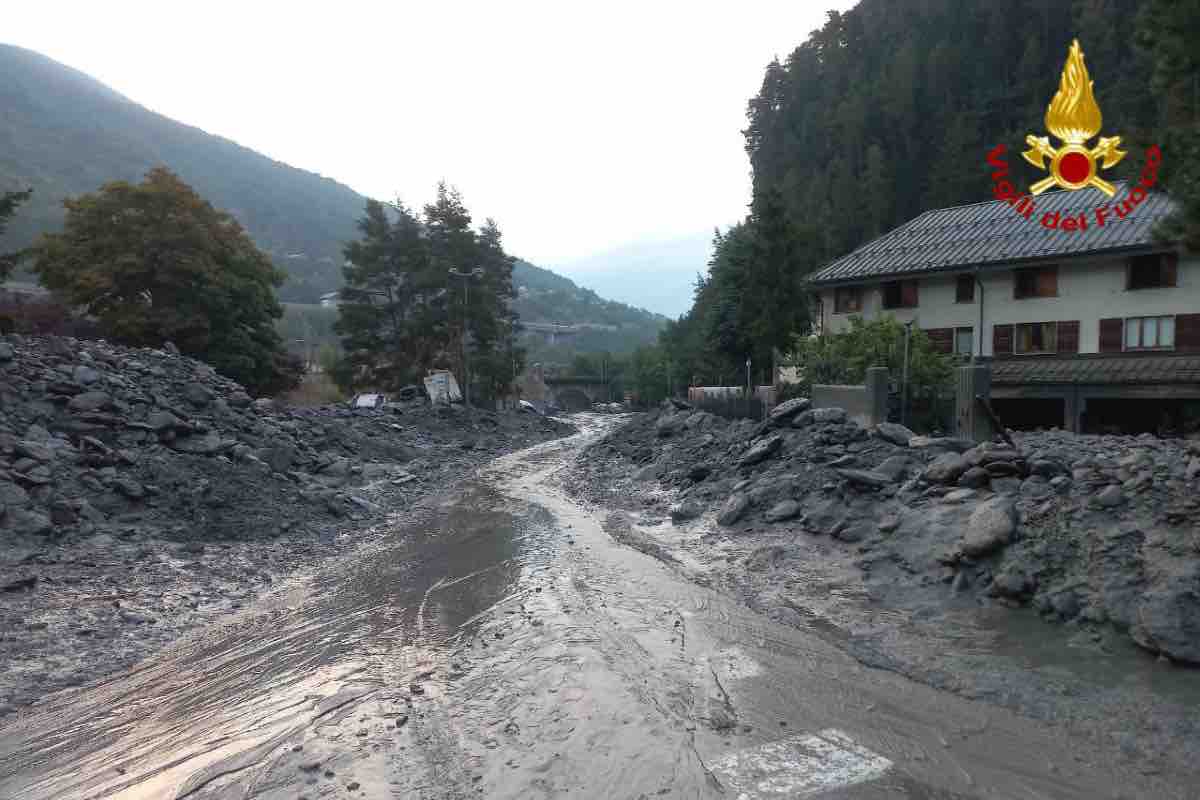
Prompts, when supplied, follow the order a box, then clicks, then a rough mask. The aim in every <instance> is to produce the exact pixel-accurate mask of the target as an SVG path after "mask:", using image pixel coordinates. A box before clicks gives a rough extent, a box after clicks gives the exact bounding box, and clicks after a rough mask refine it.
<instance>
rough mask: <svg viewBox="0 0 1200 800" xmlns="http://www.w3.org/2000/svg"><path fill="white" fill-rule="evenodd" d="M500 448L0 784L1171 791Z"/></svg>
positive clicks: (96, 788) (557, 459)
mask: <svg viewBox="0 0 1200 800" xmlns="http://www.w3.org/2000/svg"><path fill="white" fill-rule="evenodd" d="M604 424H606V423H604V422H600V421H592V422H591V423H590V428H591V432H590V433H588V432H585V433H584V434H581V435H580V436H577V437H574V438H572V439H568V440H563V441H559V442H553V443H549V444H546V445H541V446H539V447H535V448H532V449H530V450H526V451H523V452H521V453H518V454H514V455H512V456H507V457H505V458H502V459H499V460H498V461H496V462H494V463H493V465H491V466H490V467H489V468H488V469H487V470H485V471H483V472H482V473H480V474H479V475H478V476H477V478H476V479H475V480H474V481H472V482H470V483H468V484H467V485H465V486H463V487H460V488H458V489H456V490H453V491H450V492H447V493H446V494H445V495H444V496H443V497H441V498H440V499H439V500H438V502H437V503H435V504H432V505H431V507H430V508H429V509H428V510H427V513H426V514H425V517H424V518H423V519H422V520H420V521H417V522H414V521H411V520H407V521H405V522H404V523H397V524H396V525H395V529H394V531H393V532H392V535H391V536H390V537H388V538H386V539H385V540H384V541H383V542H382V543H381V544H379V545H372V546H370V547H367V548H363V549H361V550H360V551H358V552H356V553H354V554H353V555H352V556H350V557H347V558H346V559H344V560H342V561H341V562H339V563H336V564H333V565H331V566H330V567H329V568H327V569H326V570H324V571H323V572H322V573H320V574H318V575H316V576H312V577H310V578H306V579H304V580H303V581H297V582H296V583H295V584H294V585H292V586H291V587H289V588H287V589H286V590H283V591H280V592H277V593H276V594H274V595H272V596H271V597H269V598H268V599H267V600H265V601H264V602H263V603H261V604H259V605H257V606H255V607H254V608H251V609H247V610H246V611H245V612H244V613H243V614H242V615H241V616H240V617H239V618H237V619H236V620H235V621H234V622H232V623H231V624H228V625H225V626H222V627H219V628H212V629H209V630H207V631H204V632H202V633H201V634H200V635H198V636H195V637H193V638H192V639H190V640H188V641H186V642H184V643H182V644H180V645H179V646H177V647H176V648H175V649H173V650H172V651H170V652H168V653H166V654H163V655H162V656H160V657H158V658H155V659H151V660H149V661H146V662H143V663H142V664H141V665H139V666H138V667H137V668H136V669H134V670H132V671H130V672H128V673H126V674H122V675H119V676H117V677H115V678H113V679H111V680H108V681H105V682H103V683H100V684H98V685H92V686H88V687H83V688H80V689H77V690H71V691H67V692H62V693H59V694H57V695H54V696H51V697H48V698H46V699H45V701H43V703H41V704H40V705H39V706H38V707H36V708H35V709H33V710H32V711H31V712H30V713H28V714H26V715H24V716H22V717H20V718H18V719H17V720H15V721H14V722H12V723H11V724H9V725H8V726H7V727H6V728H4V729H0V798H9V797H12V798H18V797H19V798H31V799H36V798H76V797H77V798H100V797H118V798H139V799H140V798H182V797H192V798H201V797H222V798H224V797H230V798H289V800H295V798H297V797H306V798H310V799H315V798H318V797H370V798H375V797H405V798H410V797H411V798H459V797H511V798H535V797H560V796H564V797H565V796H574V797H596V798H601V797H603V798H608V797H630V798H638V797H647V798H649V797H730V798H747V800H753V798H767V797H808V796H820V797H862V798H874V797H930V798H983V797H1014V798H1017V797H1020V798H1050V797H1054V798H1061V797H1068V798H1069V797H1079V798H1093V797H1122V796H1123V797H1141V796H1156V797H1181V798H1182V797H1187V796H1189V793H1188V792H1187V791H1186V787H1181V786H1179V785H1174V784H1173V783H1172V782H1171V780H1170V779H1169V778H1168V777H1164V776H1129V775H1125V774H1121V773H1120V771H1118V770H1117V769H1115V768H1113V767H1112V766H1110V765H1111V764H1113V763H1115V761H1114V759H1112V758H1110V754H1109V753H1106V752H1103V751H1096V750H1094V749H1091V746H1089V745H1086V744H1084V743H1079V742H1071V741H1070V740H1069V739H1067V738H1066V737H1064V736H1063V734H1062V733H1061V732H1060V731H1057V730H1055V729H1052V728H1048V727H1046V726H1043V725H1040V724H1036V723H1032V722H1029V721H1027V720H1023V719H1021V718H1018V717H1016V716H1014V715H1011V714H1009V713H1007V712H1005V711H1003V710H1001V709H997V708H995V707H992V706H988V705H984V704H980V703H973V702H970V701H967V700H963V699H961V698H958V697H955V696H953V695H950V694H947V693H944V692H937V691H934V690H932V689H929V688H927V687H924V686H920V685H917V684H914V683H912V682H910V681H907V680H905V679H903V678H901V677H899V676H896V675H894V674H891V673H887V672H879V671H874V670H869V669H866V668H864V667H862V666H861V665H860V664H858V663H857V662H856V661H854V660H853V659H851V658H850V657H848V656H847V655H845V654H844V653H842V652H841V651H840V650H838V649H837V648H836V647H835V646H834V645H833V644H831V643H829V642H828V641H827V640H826V639H825V638H822V637H820V636H817V635H815V634H814V633H813V632H807V631H803V630H797V629H794V628H790V627H784V626H781V625H777V624H775V623H772V622H771V621H769V620H767V619H766V618H765V617H762V616H760V615H757V614H755V613H754V612H752V611H750V610H748V609H746V608H743V607H742V606H740V605H738V604H736V603H735V602H733V601H731V600H729V599H727V598H724V597H722V596H721V595H718V594H716V593H714V592H711V591H709V590H707V589H703V588H699V587H697V586H695V585H694V584H692V583H690V582H688V581H686V580H683V579H682V578H680V577H679V576H678V575H677V574H676V573H674V572H672V571H671V570H670V569H668V568H667V567H665V566H663V565H662V564H660V563H659V562H657V561H654V560H653V559H651V558H649V557H648V556H645V555H643V554H641V553H639V552H636V551H634V550H631V549H628V548H626V547H622V546H619V545H617V544H615V543H614V542H613V541H612V540H611V539H610V538H609V536H608V535H607V534H606V533H605V531H604V529H603V527H602V521H603V519H604V517H605V514H606V512H605V510H604V509H583V508H580V507H579V506H577V505H575V504H574V503H572V502H571V501H569V500H567V499H566V498H565V497H563V496H561V495H560V494H559V493H558V492H557V491H555V490H554V489H553V488H552V483H553V482H552V480H551V479H552V477H553V475H554V473H555V471H556V470H558V469H560V468H561V467H562V465H563V464H564V463H566V462H567V460H568V459H570V458H572V457H573V456H574V454H575V453H576V452H577V451H578V448H579V447H580V446H581V445H582V444H583V443H584V442H585V441H586V439H587V437H588V436H590V435H595V433H596V432H597V431H598V430H599V429H601V428H602V426H603V425H604Z"/></svg>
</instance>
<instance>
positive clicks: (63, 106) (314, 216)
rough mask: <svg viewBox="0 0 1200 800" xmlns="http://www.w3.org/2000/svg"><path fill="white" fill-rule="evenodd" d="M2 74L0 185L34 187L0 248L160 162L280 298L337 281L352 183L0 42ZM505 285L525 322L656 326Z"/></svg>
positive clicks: (521, 273)
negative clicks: (263, 260) (257, 260)
mask: <svg viewBox="0 0 1200 800" xmlns="http://www.w3.org/2000/svg"><path fill="white" fill-rule="evenodd" d="M0 75H2V76H3V80H0V109H3V114H0V190H6V189H18V188H20V189H23V188H26V187H33V190H34V194H33V197H32V198H31V200H30V201H29V202H28V203H27V204H26V205H24V206H22V207H21V209H20V210H19V211H18V213H17V215H16V216H15V217H14V218H13V219H12V221H11V223H10V226H9V230H8V232H7V234H6V236H5V241H4V242H3V243H0V245H2V246H0V251H3V250H8V249H16V248H18V247H23V246H26V245H28V244H30V243H31V242H32V241H33V240H34V239H35V237H36V236H37V235H38V234H39V233H41V232H42V231H46V230H54V229H57V228H59V227H60V226H61V225H62V219H63V209H62V200H63V198H64V197H66V196H70V195H78V194H82V193H84V192H91V191H95V190H96V189H98V188H99V187H100V186H101V185H102V184H104V183H107V182H109V181H114V180H126V181H131V182H137V181H140V180H141V179H142V177H143V176H144V175H145V173H146V172H147V171H148V170H149V169H151V168H152V167H155V166H158V165H160V164H161V165H166V166H167V167H168V168H169V169H171V170H172V171H174V172H175V173H177V174H178V175H179V176H180V177H181V178H182V179H183V180H184V181H186V182H187V183H188V184H190V185H191V186H193V187H194V188H195V189H196V191H198V192H199V193H200V194H201V195H202V196H204V197H205V199H207V200H209V201H210V202H211V203H212V204H213V205H214V206H216V207H217V208H220V209H223V210H225V211H228V212H230V213H231V214H233V215H234V216H235V217H236V218H237V219H238V221H239V222H241V224H242V225H243V226H244V227H245V228H246V230H247V231H248V232H249V234H250V236H251V237H252V238H253V239H254V241H255V242H256V243H257V244H258V246H259V247H260V248H261V249H263V250H264V251H265V252H267V253H269V254H270V255H271V257H272V259H273V260H274V261H275V263H276V264H277V265H278V266H279V267H280V268H281V269H283V270H285V271H286V272H287V273H288V275H289V280H288V281H287V283H286V284H285V285H284V286H283V288H282V289H281V290H280V297H281V299H283V300H284V301H287V302H293V303H315V302H317V300H318V299H319V298H320V296H321V295H322V294H324V293H326V292H330V291H332V290H334V289H336V288H338V287H339V286H340V285H341V283H342V275H341V265H342V262H343V257H342V245H343V243H344V242H346V241H348V240H350V239H353V238H354V237H355V236H356V235H357V231H356V229H355V221H356V220H357V219H358V218H359V217H360V216H362V213H363V208H364V206H365V204H366V198H365V197H363V196H362V195H360V194H359V193H358V192H356V191H354V190H353V189H351V188H350V187H348V186H345V185H343V184H341V183H338V182H337V181H335V180H333V179H331V178H326V177H323V176H321V175H318V174H316V173H313V172H308V171H305V170H302V169H297V168H296V167H292V166H289V165H287V164H283V163H281V162H278V161H275V160H273V159H271V158H268V157H267V156H264V155H262V154H261V153H257V152H255V151H253V150H250V149H249V148H246V147H242V146H241V145H239V144H237V143H235V142H232V141H230V140H228V139H224V138H222V137H220V136H214V135H212V134H209V133H206V132H204V131H202V130H200V129H199V128H195V127H192V126H189V125H184V124H182V123H180V122H176V121H175V120H172V119H169V118H167V117H165V116H163V115H161V114H158V113H155V112H153V111H151V110H149V109H147V108H144V107H143V106H140V105H138V104H137V103H135V102H134V101H132V100H130V99H129V98H127V97H125V96H123V95H121V94H119V93H118V92H116V91H114V90H112V89H111V88H109V87H108V86H105V85H104V84H103V83H100V82H99V81H97V80H95V79H94V78H92V77H90V76H88V75H86V74H84V73H83V72H80V71H78V70H75V69H72V68H71V67H68V66H65V65H63V64H60V63H58V62H57V61H54V60H53V59H50V58H47V57H46V56H43V55H41V54H39V53H35V52H33V51H31V50H26V49H24V48H20V47H15V46H12V45H5V44H0ZM514 283H515V284H516V286H517V288H518V291H519V292H520V297H519V298H518V300H517V303H516V306H517V310H518V313H520V315H521V317H522V319H523V320H525V321H528V322H554V321H562V322H567V323H571V324H578V323H596V324H601V325H614V326H616V327H617V328H618V329H619V330H618V331H617V332H616V333H615V334H613V333H612V332H609V333H610V335H608V336H606V337H600V339H599V340H597V341H596V342H595V343H594V344H595V345H596V346H599V347H605V348H607V347H608V345H616V344H619V345H621V346H620V349H622V350H626V349H632V346H636V344H641V343H646V342H650V341H653V340H654V338H655V337H656V336H657V331H658V328H659V327H661V325H662V323H663V321H664V320H663V319H662V318H661V317H658V316H657V315H655V314H651V313H650V312H648V311H643V310H641V309H638V308H633V307H631V306H627V305H624V304H622V303H614V302H611V301H607V300H604V299H603V298H601V297H599V296H598V295H596V294H595V293H594V292H591V291H589V290H587V289H581V288H580V287H578V286H576V285H575V283H573V282H572V281H570V280H568V279H567V278H564V277H562V276H560V275H556V274H555V273H553V272H550V271H549V270H544V269H541V268H539V267H535V266H534V265H532V264H529V263H528V262H524V261H522V262H519V263H518V265H517V267H516V269H515V270H514ZM592 338H595V337H592ZM585 340H586V337H583V338H581V342H584V341H585ZM626 345H630V346H626Z"/></svg>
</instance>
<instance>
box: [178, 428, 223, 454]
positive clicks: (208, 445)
mask: <svg viewBox="0 0 1200 800" xmlns="http://www.w3.org/2000/svg"><path fill="white" fill-rule="evenodd" d="M235 444H236V442H233V441H230V442H226V441H223V440H222V439H221V437H220V436H218V435H217V434H215V433H208V434H205V435H204V436H184V437H181V438H179V439H176V440H175V441H173V442H171V449H172V450H174V451H175V452H177V453H189V454H191V455H198V456H211V455H215V454H217V453H219V452H221V451H222V450H227V449H229V448H232V447H233V446H234V445H235Z"/></svg>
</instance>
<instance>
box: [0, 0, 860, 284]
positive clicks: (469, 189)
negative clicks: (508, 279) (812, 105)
mask: <svg viewBox="0 0 1200 800" xmlns="http://www.w3.org/2000/svg"><path fill="white" fill-rule="evenodd" d="M4 5H5V8H4V12H3V27H2V28H0V37H2V38H3V40H4V41H7V42H10V43H12V44H17V45H21V46H23V47H28V48H31V49H33V50H37V51H39V52H41V53H44V54H46V55H48V56H50V57H51V58H54V59H56V60H58V61H61V62H64V63H66V64H68V65H70V66H73V67H75V68H77V69H80V70H82V71H84V72H87V73H88V74H90V75H92V76H94V77H96V78H98V79H99V80H101V81H103V82H105V83H107V84H108V85H110V86H111V87H113V88H114V89H116V90H117V91H119V92H121V93H122V94H125V95H126V96H128V97H130V98H131V99H133V100H135V101H137V102H139V103H141V104H142V105H145V106H147V107H149V108H151V109H153V110H155V111H158V112H160V113H162V114H165V115H167V116H169V117H173V118H175V119H177V120H180V121H182V122H186V123H188V124H191V125H196V126H198V127H200V128H203V129H205V130H207V131H209V132H212V133H217V134H220V135H222V136H225V137H227V138H230V139H233V140H235V141H237V142H239V143H241V144H243V145H246V146H247V147H251V148H253V149H255V150H258V151H260V152H263V153H265V154H267V155H269V156H271V157H273V158H276V159H278V160H281V161H284V162H287V163H289V164H292V165H294V166H298V167H302V168H304V169H308V170H312V171H315V172H319V173H321V174H323V175H328V176H330V177H333V178H335V179H337V180H339V181H342V182H343V183H346V184H348V185H350V186H351V187H353V188H354V189H356V190H358V191H360V192H362V193H364V194H368V195H371V196H375V197H379V198H385V199H388V198H393V197H397V196H398V197H400V198H401V199H403V200H404V201H406V202H408V203H410V204H414V205H419V204H421V203H423V202H425V201H426V200H427V199H429V197H430V195H431V193H432V190H433V187H434V185H435V183H436V182H437V181H438V180H439V179H443V178H444V179H446V180H447V181H449V182H451V183H453V184H455V185H457V186H458V187H459V188H460V189H461V190H462V191H463V193H464V195H465V197H466V200H467V204H468V206H469V208H470V209H471V210H472V212H473V213H474V215H475V217H476V219H477V220H478V221H480V222H482V220H483V218H484V217H486V216H492V217H495V218H496V219H497V221H498V222H499V223H500V226H501V229H502V230H503V231H504V233H505V240H506V245H507V249H508V250H509V251H510V252H512V253H514V254H517V255H520V256H521V257H523V258H526V259H528V260H530V261H533V262H534V263H538V264H540V265H543V266H550V267H553V266H555V265H558V264H562V263H566V262H570V261H573V260H576V259H580V258H584V257H586V256H589V255H593V254H595V253H597V252H601V251H605V250H609V249H612V248H615V247H619V246H623V245H626V244H628V243H630V242H633V241H639V240H662V239H669V238H673V237H678V236H681V235H688V234H694V233H698V232H704V233H705V234H707V232H708V231H711V229H712V228H713V227H714V226H718V225H720V226H724V225H728V224H730V223H732V222H734V221H736V220H737V219H739V218H740V217H741V216H742V215H743V213H744V209H745V205H746V203H747V201H748V192H749V166H748V163H747V160H746V156H745V152H744V151H743V149H742V137H741V133H740V131H741V129H742V128H743V127H744V124H745V117H744V114H745V107H746V102H747V100H749V98H750V97H751V96H752V95H753V94H754V93H755V92H756V91H757V90H758V87H759V84H760V82H761V79H762V73H763V68H764V67H765V66H766V64H767V62H768V61H770V59H771V58H772V57H773V56H775V55H779V56H780V57H784V56H786V54H787V53H788V52H790V50H791V49H792V48H793V47H795V46H796V45H797V44H799V43H800V42H801V41H803V40H804V39H805V37H806V36H807V34H808V32H809V31H811V30H812V29H813V28H816V27H819V26H820V24H821V23H822V22H823V21H824V18H825V9H827V8H835V7H836V8H842V9H844V8H848V7H849V6H851V5H853V3H852V2H848V1H847V0H819V2H803V1H800V2H798V1H797V0H789V1H787V2H777V1H776V0H762V1H761V2H755V1H753V0H745V1H743V2H737V3H733V2H724V3H707V2H696V1H695V0H693V1H692V2H674V1H673V0H672V1H670V2H667V1H660V0H641V1H640V2H624V1H623V0H608V1H607V2H592V3H586V4H585V3H579V2H571V1H570V0H558V2H525V1H523V0H507V1H506V0H500V1H498V2H497V1H495V0H494V1H493V2H440V3H439V2H430V1H429V0H424V2H399V1H394V2H354V1H353V0H341V1H340V2H307V1H306V0H293V2H264V1H261V0H254V1H253V2H251V1H250V0H240V2H225V1H224V0H195V1H194V2H187V3H183V2H175V1H173V0H158V1H157V2H133V1H132V0H128V1H123V0H105V1H104V2H94V0H79V1H78V2H61V1H58V0H37V2H25V3H15V2H12V3H10V2H6V3H5V4H4Z"/></svg>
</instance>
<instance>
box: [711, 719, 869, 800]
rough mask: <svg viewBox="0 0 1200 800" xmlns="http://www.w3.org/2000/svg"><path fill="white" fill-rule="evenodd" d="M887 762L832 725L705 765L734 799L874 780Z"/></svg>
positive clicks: (784, 794) (792, 793)
mask: <svg viewBox="0 0 1200 800" xmlns="http://www.w3.org/2000/svg"><path fill="white" fill-rule="evenodd" d="M891 766H892V762H891V761H889V760H888V759H886V758H884V757H883V756H881V755H879V754H878V753H875V752H872V751H870V750H868V749H867V748H865V747H863V746H862V745H860V744H859V743H858V742H856V741H854V740H853V739H851V738H850V737H849V736H848V735H847V734H845V733H844V732H842V731H839V730H837V729H835V728H826V729H825V730H823V731H821V732H819V733H808V734H803V735H801V736H793V737H790V738H788V739H781V740H779V741H777V742H769V743H767V744H764V745H762V746H760V747H756V748H754V749H752V750H743V751H741V752H737V753H730V754H729V755H727V756H723V757H722V758H720V759H718V760H717V761H715V762H714V763H712V764H710V765H709V767H710V769H711V770H712V771H713V772H714V773H716V774H717V777H718V778H720V779H721V782H722V783H724V784H725V785H726V786H727V787H729V788H730V789H732V790H734V791H735V792H737V799H738V800H760V798H773V797H807V796H809V795H813V794H817V793H818V792H826V791H829V790H830V789H837V788H839V787H843V786H851V785H853V784H856V783H863V782H865V781H870V780H874V779H876V778H878V777H880V776H881V775H883V774H884V773H885V772H887V771H888V770H889V769H891Z"/></svg>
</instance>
